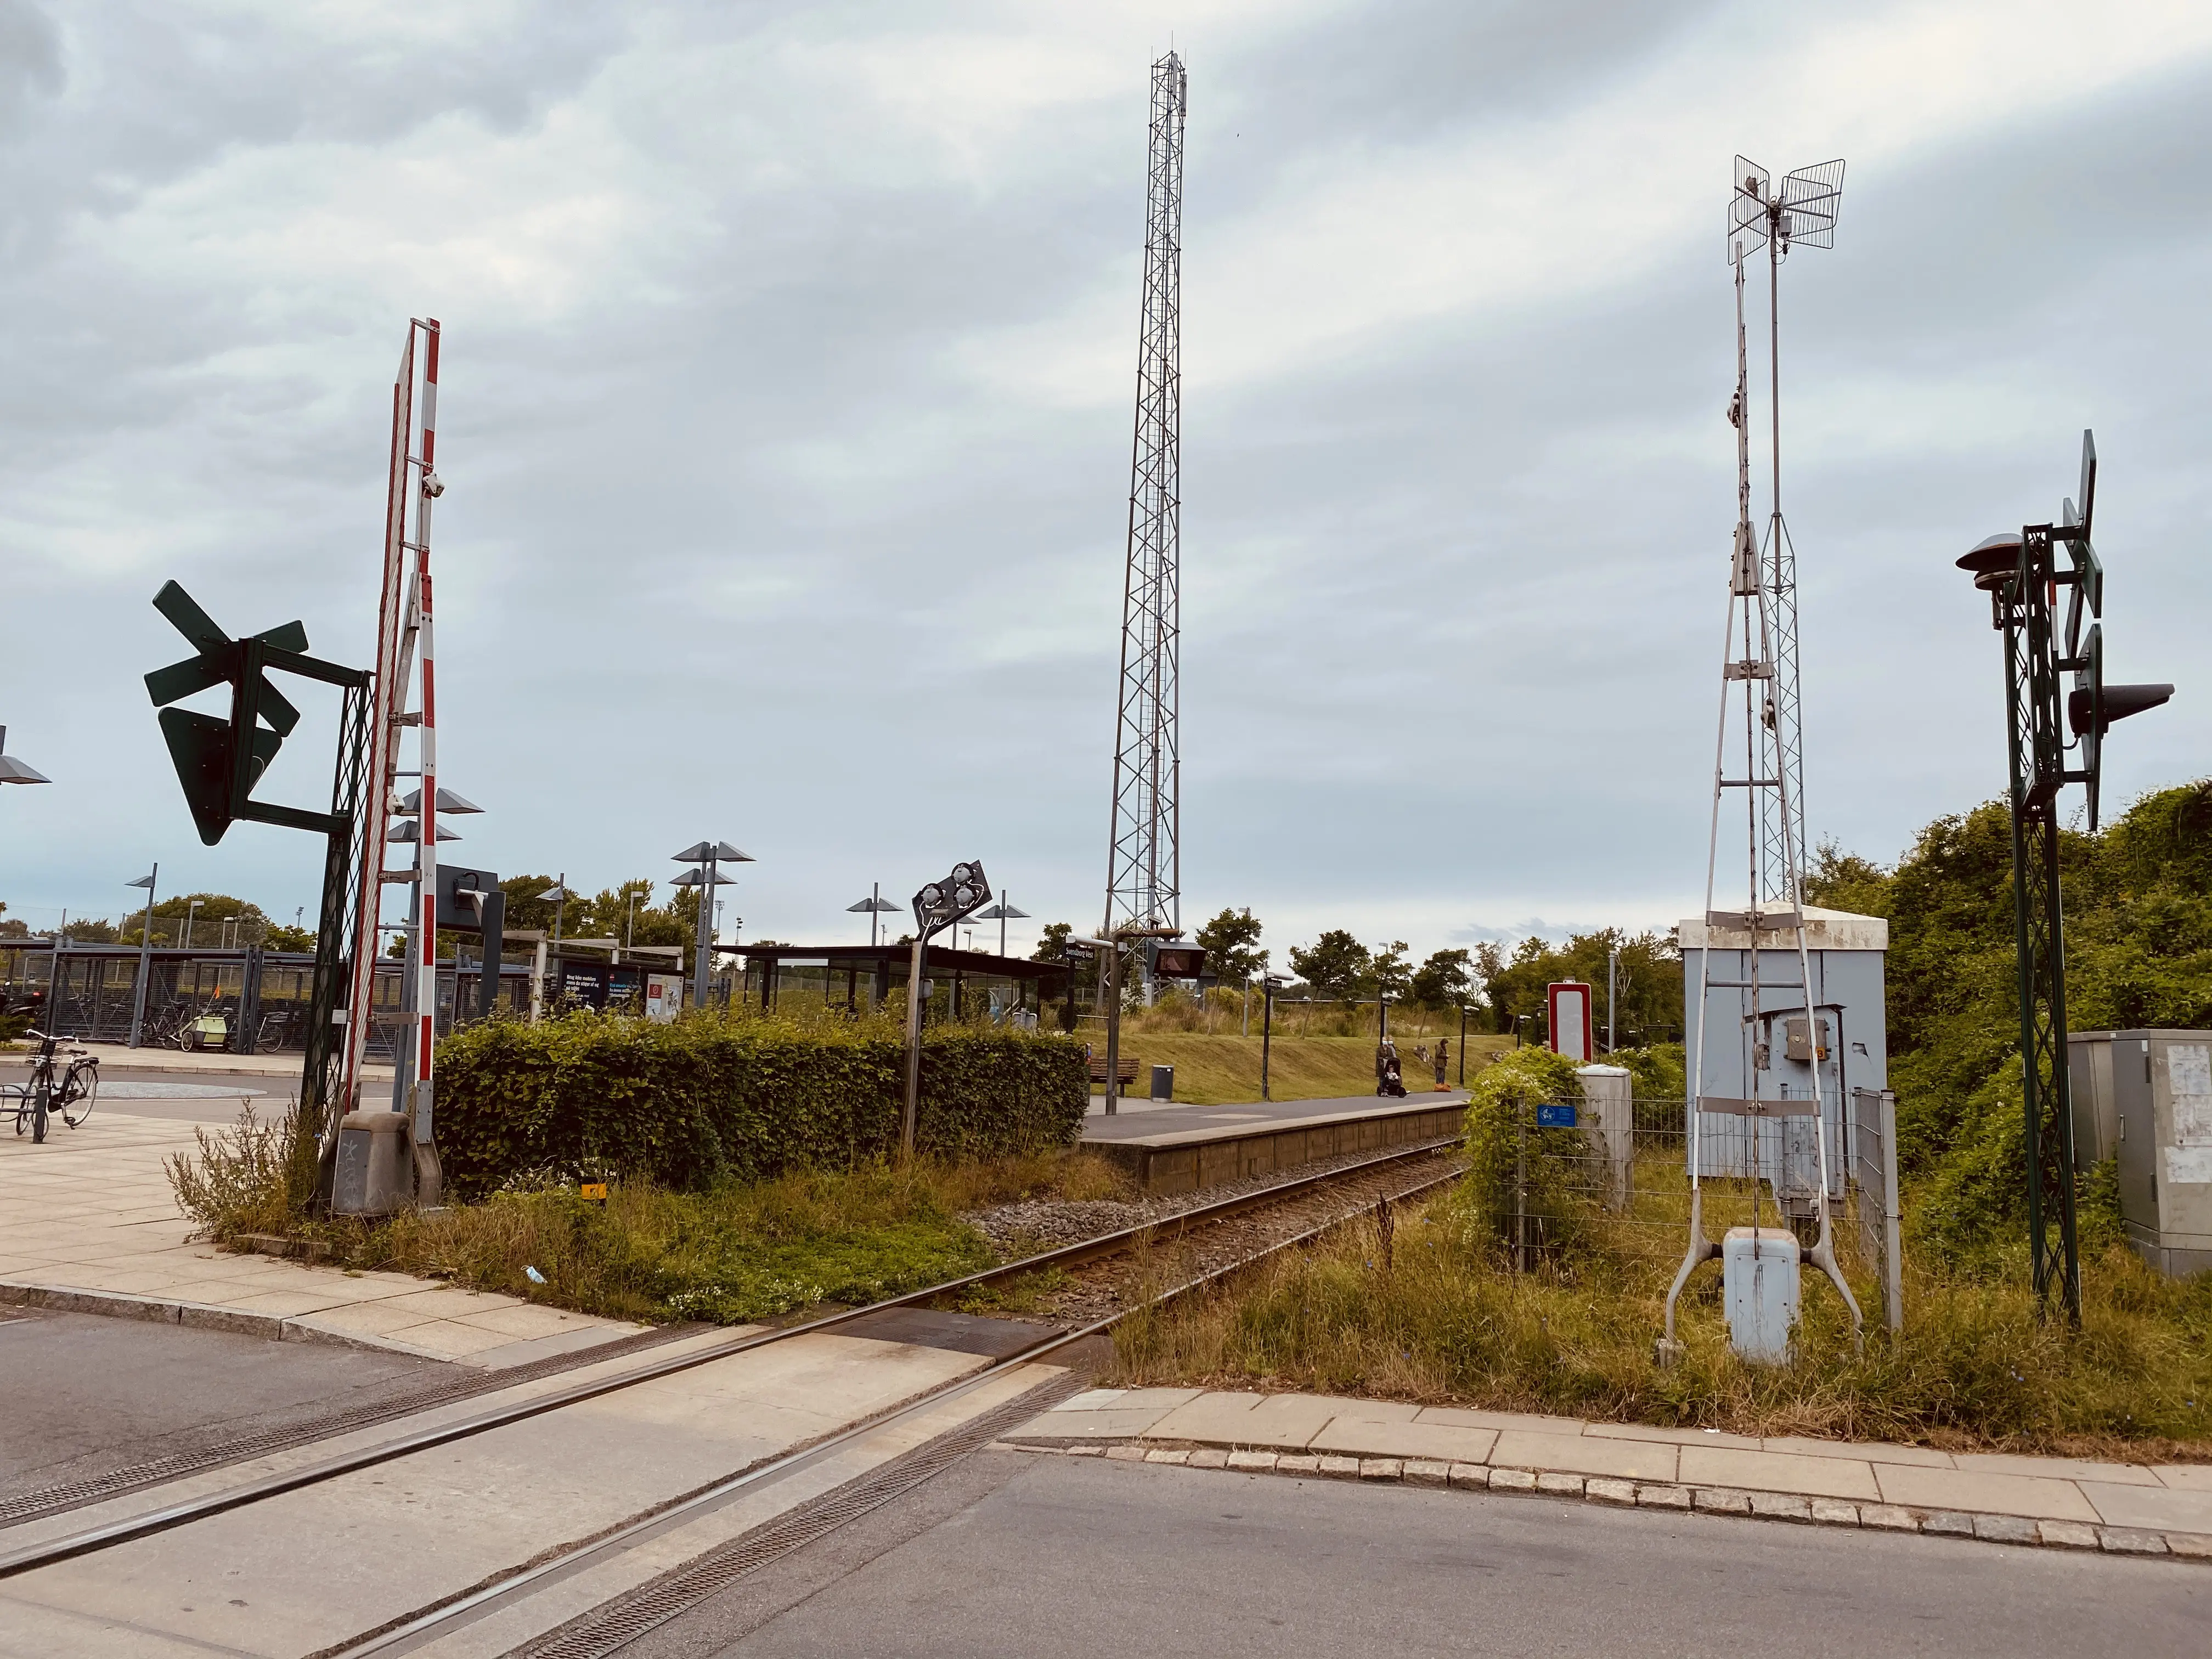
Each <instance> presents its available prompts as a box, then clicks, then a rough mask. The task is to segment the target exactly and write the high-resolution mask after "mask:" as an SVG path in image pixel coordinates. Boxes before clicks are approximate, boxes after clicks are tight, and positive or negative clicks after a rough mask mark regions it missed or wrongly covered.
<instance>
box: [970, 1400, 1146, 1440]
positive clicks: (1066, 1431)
mask: <svg viewBox="0 0 2212 1659" xmlns="http://www.w3.org/2000/svg"><path fill="white" fill-rule="evenodd" d="M1170 1409H1171V1408H1170V1407H1152V1408H1151V1409H1149V1410H1145V1411H1114V1410H1103V1411H1082V1412H1071V1411H1051V1412H1047V1413H1044V1414H1043V1415H1042V1417H1039V1418H1037V1419H1036V1420H1035V1421H1034V1422H1030V1423H1025V1424H1024V1425H1022V1427H1021V1428H1020V1429H1018V1430H1017V1431H1013V1432H1012V1433H1010V1434H1009V1435H1007V1438H1008V1439H1009V1440H1135V1439H1139V1438H1140V1437H1143V1436H1145V1435H1146V1434H1149V1433H1150V1432H1151V1431H1152V1425H1154V1424H1156V1423H1158V1421H1159V1420H1160V1419H1162V1418H1164V1417H1165V1416H1166V1415H1167V1414H1168V1411H1169V1410H1170Z"/></svg>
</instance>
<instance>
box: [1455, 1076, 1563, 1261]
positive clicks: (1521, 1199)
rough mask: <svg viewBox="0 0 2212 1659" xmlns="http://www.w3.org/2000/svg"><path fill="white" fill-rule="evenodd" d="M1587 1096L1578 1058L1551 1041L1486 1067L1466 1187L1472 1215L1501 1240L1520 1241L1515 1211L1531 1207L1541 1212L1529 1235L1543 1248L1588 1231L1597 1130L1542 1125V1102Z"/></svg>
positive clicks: (1472, 1111)
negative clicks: (1592, 1142)
mask: <svg viewBox="0 0 2212 1659" xmlns="http://www.w3.org/2000/svg"><path fill="white" fill-rule="evenodd" d="M1582 1097H1583V1085H1582V1079H1581V1078H1580V1077H1579V1076H1578V1075H1577V1072H1576V1063H1575V1062H1574V1061H1573V1060H1566V1059H1563V1058H1562V1057H1561V1056H1559V1055H1558V1054H1553V1052H1552V1051H1551V1050H1550V1049H1548V1048H1516V1049H1515V1050H1514V1051H1513V1052H1512V1053H1510V1054H1506V1055H1504V1056H1503V1057H1502V1058H1501V1059H1499V1060H1498V1061H1496V1063H1494V1064H1492V1065H1489V1066H1484V1067H1483V1068H1482V1073H1481V1075H1480V1076H1479V1077H1477V1078H1476V1079H1474V1085H1473V1086H1472V1087H1471V1088H1470V1089H1469V1090H1468V1103H1467V1150H1468V1171H1467V1177H1466V1179H1465V1181H1464V1182H1462V1187H1461V1190H1462V1193H1463V1194H1464V1195H1465V1198H1466V1202H1467V1207H1468V1213H1469V1216H1470V1218H1472V1219H1473V1220H1474V1224H1475V1225H1477V1226H1478V1227H1479V1228H1480V1230H1481V1231H1483V1232H1485V1233H1486V1234H1487V1235H1488V1236H1489V1237H1492V1238H1493V1239H1494V1240H1496V1241H1497V1242H1498V1243H1501V1244H1510V1243H1513V1242H1514V1234H1515V1227H1516V1222H1515V1217H1516V1213H1519V1212H1525V1213H1526V1214H1528V1215H1529V1216H1531V1217H1534V1218H1535V1219H1534V1221H1533V1222H1531V1224H1530V1225H1529V1232H1528V1238H1529V1242H1530V1243H1533V1244H1535V1245H1537V1246H1539V1247H1540V1248H1544V1249H1559V1248H1562V1247H1566V1246H1570V1245H1571V1244H1573V1243H1576V1242H1577V1240H1578V1238H1579V1237H1580V1236H1581V1234H1582V1231H1583V1228H1582V1223H1583V1219H1584V1218H1585V1217H1586V1215H1587V1213H1588V1212H1589V1194H1587V1193H1586V1192H1585V1191H1584V1187H1585V1185H1586V1179H1587V1178H1586V1176H1585V1173H1584V1172H1585V1170H1587V1168H1588V1165H1589V1137H1588V1136H1586V1135H1585V1134H1584V1133H1583V1131H1582V1130H1581V1129H1579V1128H1575V1129H1541V1128H1538V1127H1536V1108H1537V1107H1538V1106H1539V1105H1540V1104H1543V1103H1550V1102H1555V1101H1556V1102H1561V1103H1568V1104H1578V1103H1580V1102H1581V1100H1582ZM1524 1156H1525V1158H1526V1159H1527V1178H1526V1187H1525V1191H1524V1189H1523V1187H1522V1174H1521V1170H1522V1158H1523V1157H1524Z"/></svg>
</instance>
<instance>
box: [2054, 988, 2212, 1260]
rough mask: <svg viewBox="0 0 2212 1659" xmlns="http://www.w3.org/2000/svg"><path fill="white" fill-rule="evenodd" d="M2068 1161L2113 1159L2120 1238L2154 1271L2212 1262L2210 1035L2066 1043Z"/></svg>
mask: <svg viewBox="0 0 2212 1659" xmlns="http://www.w3.org/2000/svg"><path fill="white" fill-rule="evenodd" d="M2066 1068H2067V1076H2068V1080H2069V1085H2070V1086H2071V1090H2072V1093H2073V1097H2074V1157H2075V1163H2076V1164H2080V1165H2081V1166H2084V1167H2086V1166H2087V1165H2090V1164H2100V1163H2102V1162H2103V1161H2104V1160H2105V1159H2106V1158H2117V1159H2118V1163H2119V1176H2120V1183H2119V1184H2120V1221H2121V1223H2122V1225H2124V1226H2125V1227H2126V1229H2127V1234H2128V1242H2129V1243H2131V1244H2133V1245H2134V1246H2135V1247H2136V1251H2137V1252H2138V1253H2139V1254H2140V1255H2142V1258H2143V1259H2144V1260H2145V1261H2148V1262H2149V1263H2150V1264H2151V1265H2152V1266H2153V1267H2156V1268H2157V1269H2158V1270H2159V1271H2160V1272H2161V1273H2171V1274H2173V1275H2175V1276H2176V1277H2179V1276H2180V1275H2182V1274H2185V1273H2203V1271H2205V1270H2206V1269H2207V1268H2212V1031H2075V1032H2070V1033H2069V1034H2068V1036H2067V1039H2066Z"/></svg>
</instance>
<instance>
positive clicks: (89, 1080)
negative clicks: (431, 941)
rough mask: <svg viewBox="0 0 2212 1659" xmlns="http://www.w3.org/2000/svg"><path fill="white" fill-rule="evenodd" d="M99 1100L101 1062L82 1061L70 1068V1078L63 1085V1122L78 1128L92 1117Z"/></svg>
mask: <svg viewBox="0 0 2212 1659" xmlns="http://www.w3.org/2000/svg"><path fill="white" fill-rule="evenodd" d="M99 1098H100V1065H99V1062H98V1061H96V1060H95V1061H91V1062H85V1061H80V1062H78V1063H77V1064H76V1065H75V1066H70V1073H69V1077H68V1079H66V1080H65V1081H64V1083H63V1084H62V1121H63V1122H64V1123H66V1124H68V1125H69V1126H70V1128H72V1129H74V1128H76V1126H77V1125H78V1124H80V1123H82V1122H83V1121H85V1119H87V1118H88V1117H90V1116H91V1115H92V1105H93V1103H94V1101H96V1100H98V1099H99Z"/></svg>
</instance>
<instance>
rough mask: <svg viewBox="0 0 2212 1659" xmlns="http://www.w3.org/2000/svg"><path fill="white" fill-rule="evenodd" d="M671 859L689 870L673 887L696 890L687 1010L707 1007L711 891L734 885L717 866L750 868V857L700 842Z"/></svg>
mask: <svg viewBox="0 0 2212 1659" xmlns="http://www.w3.org/2000/svg"><path fill="white" fill-rule="evenodd" d="M671 860H672V861H673V862H674V863H677V864H688V865H690V866H692V867H691V868H690V869H689V870H686V871H685V872H684V873H683V874H682V875H680V876H678V877H677V878H676V882H675V884H676V885H677V886H678V887H696V888H697V889H698V890H699V929H698V937H697V943H696V945H695V947H694V951H693V959H692V963H691V1006H693V1007H695V1008H703V1007H705V1006H707V975H708V972H709V970H710V968H711V966H712V963H711V960H710V959H711V958H712V957H713V956H714V937H713V928H714V890H715V889H716V888H717V887H733V886H735V885H736V883H735V882H734V881H732V879H731V878H729V877H727V876H725V875H723V874H721V873H720V866H722V865H724V864H750V863H752V862H753V861H754V860H753V855H752V854H750V853H740V852H739V851H738V849H737V848H734V847H732V846H731V845H730V843H729V842H726V841H717V842H704V841H702V842H697V843H696V844H695V845H693V846H690V847H687V848H684V850H683V851H682V852H680V853H676V854H671Z"/></svg>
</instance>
